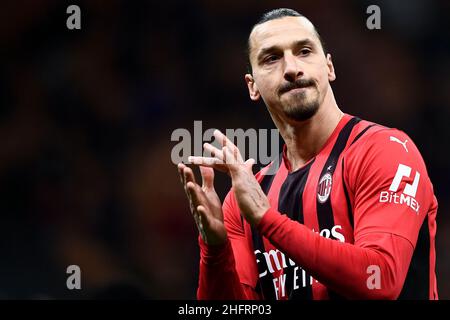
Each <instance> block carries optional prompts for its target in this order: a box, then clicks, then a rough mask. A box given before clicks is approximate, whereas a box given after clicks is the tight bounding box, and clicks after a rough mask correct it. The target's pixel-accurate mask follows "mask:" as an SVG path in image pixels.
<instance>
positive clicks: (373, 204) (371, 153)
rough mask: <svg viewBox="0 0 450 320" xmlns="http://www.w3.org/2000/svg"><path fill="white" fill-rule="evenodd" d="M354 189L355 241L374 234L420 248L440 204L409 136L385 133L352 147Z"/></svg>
mask: <svg viewBox="0 0 450 320" xmlns="http://www.w3.org/2000/svg"><path fill="white" fill-rule="evenodd" d="M351 148H353V150H352V152H351V153H350V156H349V157H347V169H348V171H347V172H348V177H347V179H348V185H349V187H350V189H351V191H352V194H353V195H354V212H353V214H354V226H355V228H354V230H355V242H358V239H360V238H361V237H362V236H364V235H365V234H368V233H374V232H376V233H382V232H386V233H391V234H394V235H397V236H400V237H402V238H405V239H407V240H408V241H409V242H410V243H411V244H412V245H413V246H414V247H415V244H416V242H417V237H418V234H419V230H420V227H421V225H422V223H423V221H424V218H425V217H426V215H427V213H428V212H429V210H430V206H431V205H432V204H433V202H434V201H435V198H434V195H433V190H432V185H431V182H430V180H429V178H428V174H427V170H426V167H425V164H424V161H423V159H422V156H421V155H420V152H419V151H418V149H417V148H416V146H415V145H414V143H413V142H412V141H411V139H410V138H409V137H408V136H407V135H406V134H405V133H403V132H401V131H399V130H395V129H383V130H381V131H378V132H374V133H372V134H371V135H368V137H366V139H361V141H360V143H357V144H355V145H354V146H352V147H351Z"/></svg>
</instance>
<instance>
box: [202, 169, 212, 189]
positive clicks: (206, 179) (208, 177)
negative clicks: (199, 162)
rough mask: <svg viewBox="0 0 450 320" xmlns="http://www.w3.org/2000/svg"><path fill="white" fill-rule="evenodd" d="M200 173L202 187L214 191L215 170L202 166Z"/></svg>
mask: <svg viewBox="0 0 450 320" xmlns="http://www.w3.org/2000/svg"><path fill="white" fill-rule="evenodd" d="M200 173H201V174H202V186H203V187H204V188H206V189H214V169H213V168H210V167H204V166H200Z"/></svg>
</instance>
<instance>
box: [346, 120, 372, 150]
mask: <svg viewBox="0 0 450 320" xmlns="http://www.w3.org/2000/svg"><path fill="white" fill-rule="evenodd" d="M376 125H377V124H376V123H372V124H371V125H368V126H367V127H365V128H364V130H363V131H361V132H360V133H358V135H357V136H356V137H355V139H353V141H352V143H351V144H350V145H352V144H354V143H355V142H356V141H358V139H359V138H361V137H362V135H363V134H364V133H366V131H367V130H369V129H370V128H372V127H373V126H376Z"/></svg>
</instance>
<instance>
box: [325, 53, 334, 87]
mask: <svg viewBox="0 0 450 320" xmlns="http://www.w3.org/2000/svg"><path fill="white" fill-rule="evenodd" d="M327 67H328V81H330V82H331V81H334V80H336V73H335V71H334V65H333V60H332V59H331V54H329V53H327Z"/></svg>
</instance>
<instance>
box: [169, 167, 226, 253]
mask: <svg viewBox="0 0 450 320" xmlns="http://www.w3.org/2000/svg"><path fill="white" fill-rule="evenodd" d="M200 172H201V175H202V186H201V187H200V186H199V185H198V184H197V183H196V182H195V177H194V173H193V172H192V169H191V168H189V167H187V166H186V165H184V164H183V163H179V164H178V173H179V175H180V181H181V183H182V185H183V187H184V191H185V192H186V196H187V198H188V200H189V204H190V208H191V213H192V215H193V217H194V220H195V223H196V225H197V228H198V230H199V232H200V235H201V237H202V239H203V241H205V243H206V244H208V245H213V246H214V245H221V244H224V243H225V242H226V240H227V230H226V228H225V225H224V222H223V212H222V203H221V202H220V199H219V196H218V195H217V193H216V191H215V190H214V169H212V168H208V167H203V166H200Z"/></svg>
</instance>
